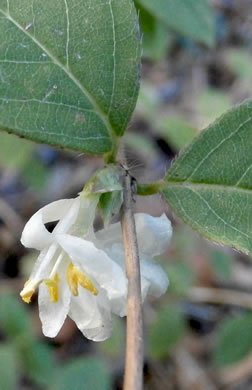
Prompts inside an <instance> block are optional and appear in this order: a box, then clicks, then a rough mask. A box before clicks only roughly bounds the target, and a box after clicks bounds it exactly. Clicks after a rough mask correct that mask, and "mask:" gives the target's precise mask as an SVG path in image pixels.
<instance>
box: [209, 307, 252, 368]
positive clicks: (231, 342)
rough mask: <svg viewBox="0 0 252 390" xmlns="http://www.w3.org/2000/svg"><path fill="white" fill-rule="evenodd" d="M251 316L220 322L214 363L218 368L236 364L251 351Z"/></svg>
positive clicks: (240, 316) (245, 315)
mask: <svg viewBox="0 0 252 390" xmlns="http://www.w3.org/2000/svg"><path fill="white" fill-rule="evenodd" d="M251 329H252V315H251V313H248V314H241V315H238V316H236V317H233V318H228V319H226V320H225V321H223V322H222V324H221V326H220V327H219V329H218V331H217V344H216V349H215V351H214V361H215V363H216V365H218V366H224V365H228V364H231V363H235V362H238V361H239V360H241V359H242V358H244V357H245V356H246V355H247V354H248V353H250V352H251V351H252V332H251Z"/></svg>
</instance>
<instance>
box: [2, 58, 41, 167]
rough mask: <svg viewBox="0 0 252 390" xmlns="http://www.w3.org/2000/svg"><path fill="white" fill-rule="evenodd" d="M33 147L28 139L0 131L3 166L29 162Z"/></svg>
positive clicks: (15, 165) (19, 165) (16, 165)
mask: <svg viewBox="0 0 252 390" xmlns="http://www.w3.org/2000/svg"><path fill="white" fill-rule="evenodd" d="M0 66H1V65H0ZM34 149H35V144H33V143H32V142H30V141H27V140H24V139H21V138H18V137H16V136H14V135H11V134H7V133H3V132H1V133H0V163H1V164H2V165H3V166H6V167H8V168H20V167H22V166H23V165H24V164H26V163H27V162H28V161H29V163H30V162H31V161H30V159H31V156H32V153H33V152H34ZM17 151H18V152H17Z"/></svg>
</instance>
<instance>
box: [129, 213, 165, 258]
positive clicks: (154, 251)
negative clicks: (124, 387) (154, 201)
mask: <svg viewBox="0 0 252 390" xmlns="http://www.w3.org/2000/svg"><path fill="white" fill-rule="evenodd" d="M135 221H136V231H137V239H138V246H139V252H140V253H143V254H145V255H147V256H150V257H153V256H158V255H160V254H161V253H164V252H165V251H166V250H167V248H168V247H169V244H170V240H171V237H172V226H171V222H170V220H169V219H168V218H167V216H166V215H165V214H163V215H161V216H160V217H152V216H151V215H149V214H144V213H138V214H135Z"/></svg>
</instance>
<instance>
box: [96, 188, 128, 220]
mask: <svg viewBox="0 0 252 390" xmlns="http://www.w3.org/2000/svg"><path fill="white" fill-rule="evenodd" d="M122 202H123V193H122V191H113V192H105V194H101V196H100V200H99V207H100V210H101V213H102V218H103V222H104V225H108V224H109V223H110V222H111V219H112V218H113V217H114V216H115V215H117V214H118V213H119V211H120V208H121V206H122Z"/></svg>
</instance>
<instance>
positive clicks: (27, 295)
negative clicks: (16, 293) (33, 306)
mask: <svg viewBox="0 0 252 390" xmlns="http://www.w3.org/2000/svg"><path fill="white" fill-rule="evenodd" d="M34 293H35V290H31V291H28V292H27V293H25V294H21V293H20V295H21V298H22V299H23V301H24V302H25V303H30V302H31V298H32V296H33V294H34Z"/></svg>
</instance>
